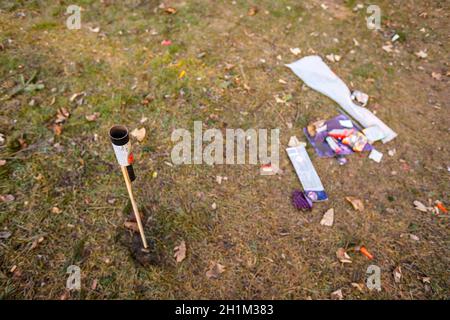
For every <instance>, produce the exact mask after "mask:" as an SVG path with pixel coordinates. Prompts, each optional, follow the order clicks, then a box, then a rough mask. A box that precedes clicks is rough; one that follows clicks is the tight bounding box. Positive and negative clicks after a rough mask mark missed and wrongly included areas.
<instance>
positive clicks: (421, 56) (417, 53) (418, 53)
mask: <svg viewBox="0 0 450 320" xmlns="http://www.w3.org/2000/svg"><path fill="white" fill-rule="evenodd" d="M415 55H416V56H417V57H419V58H420V59H425V58H427V57H428V54H427V53H426V52H425V51H423V50H420V51H419V52H416V53H415Z"/></svg>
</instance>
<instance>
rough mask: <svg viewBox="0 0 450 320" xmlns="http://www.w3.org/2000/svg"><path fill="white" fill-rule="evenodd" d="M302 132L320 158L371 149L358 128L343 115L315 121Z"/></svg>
mask: <svg viewBox="0 0 450 320" xmlns="http://www.w3.org/2000/svg"><path fill="white" fill-rule="evenodd" d="M303 131H304V133H305V135H306V137H307V138H308V141H309V142H310V143H311V144H312V146H313V147H314V150H315V151H316V153H317V155H318V156H319V157H321V158H331V157H335V156H345V155H349V154H352V153H353V152H355V151H358V152H361V151H372V149H373V147H372V145H370V144H369V142H368V140H367V138H366V137H365V136H364V135H363V134H362V133H361V131H360V130H359V129H358V127H357V126H356V125H355V124H354V123H353V122H352V121H351V120H350V119H349V118H348V117H347V116H346V115H343V114H341V115H339V116H337V117H334V118H332V119H330V120H328V121H316V122H314V123H312V124H310V125H308V127H306V128H305V129H303Z"/></svg>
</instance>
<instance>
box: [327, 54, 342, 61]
mask: <svg viewBox="0 0 450 320" xmlns="http://www.w3.org/2000/svg"><path fill="white" fill-rule="evenodd" d="M325 58H327V60H328V61H330V62H339V61H340V60H341V56H338V55H337V54H333V53H332V54H328V55H326V56H325Z"/></svg>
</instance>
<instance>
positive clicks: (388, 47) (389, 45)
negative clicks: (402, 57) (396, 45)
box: [381, 44, 393, 53]
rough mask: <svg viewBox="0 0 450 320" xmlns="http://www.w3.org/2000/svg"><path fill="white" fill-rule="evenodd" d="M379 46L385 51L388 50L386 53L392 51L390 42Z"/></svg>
mask: <svg viewBox="0 0 450 320" xmlns="http://www.w3.org/2000/svg"><path fill="white" fill-rule="evenodd" d="M381 48H382V49H383V50H384V51H386V52H388V53H391V52H392V48H393V46H392V44H387V45H385V46H382V47H381Z"/></svg>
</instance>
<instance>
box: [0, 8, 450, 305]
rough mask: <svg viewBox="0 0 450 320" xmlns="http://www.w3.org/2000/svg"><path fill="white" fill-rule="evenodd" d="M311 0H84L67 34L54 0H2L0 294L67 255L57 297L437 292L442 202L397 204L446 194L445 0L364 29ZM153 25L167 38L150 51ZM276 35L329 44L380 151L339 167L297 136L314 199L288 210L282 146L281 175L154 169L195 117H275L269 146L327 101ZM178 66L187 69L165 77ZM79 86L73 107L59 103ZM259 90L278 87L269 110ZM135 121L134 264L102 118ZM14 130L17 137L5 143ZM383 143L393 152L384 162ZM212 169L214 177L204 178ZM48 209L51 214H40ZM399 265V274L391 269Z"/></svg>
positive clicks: (38, 278) (33, 284)
mask: <svg viewBox="0 0 450 320" xmlns="http://www.w3.org/2000/svg"><path fill="white" fill-rule="evenodd" d="M322 2H323V1H309V2H307V3H304V2H302V3H301V4H298V2H297V1H284V0H283V1H258V4H257V6H258V9H259V10H258V13H257V14H256V15H255V16H247V10H248V9H249V7H250V6H252V5H253V3H246V2H245V1H237V3H236V4H232V2H231V1H214V3H213V2H209V1H194V2H184V1H167V2H166V4H167V5H171V6H174V7H175V8H177V10H178V12H177V13H176V14H175V15H168V14H165V13H164V12H163V10H161V9H158V5H159V3H158V2H156V1H146V0H141V1H134V2H129V3H130V4H129V5H127V4H121V2H114V1H104V3H100V2H99V1H88V0H84V1H79V3H80V4H81V5H82V6H83V8H84V11H83V13H82V19H83V28H82V29H81V30H79V31H71V30H67V29H66V28H65V24H64V21H65V18H64V15H63V14H64V11H65V8H66V6H67V5H69V4H71V3H69V2H67V1H60V4H59V5H57V4H54V2H52V1H30V2H27V4H26V5H25V4H21V2H18V3H17V4H15V5H14V6H10V5H9V4H8V3H6V2H0V8H2V11H1V12H0V28H1V33H0V37H1V38H0V40H1V43H3V44H4V50H2V51H0V85H1V89H0V90H1V91H0V97H2V100H1V101H0V104H1V109H0V132H1V133H3V134H5V135H6V137H7V145H6V146H5V147H1V149H0V159H6V160H7V164H6V165H5V166H2V167H0V175H1V177H2V179H1V182H0V194H13V195H14V196H15V201H13V202H9V203H0V227H1V229H5V230H6V229H7V230H10V231H12V233H13V234H12V236H11V238H9V239H7V240H0V284H1V286H0V297H2V298H10V299H11V298H13V299H23V298H25V299H58V298H60V297H61V295H63V293H64V292H65V283H66V278H67V275H66V273H65V271H66V268H67V266H68V265H70V264H76V265H79V266H80V267H81V270H82V290H81V292H78V293H77V292H73V293H71V298H73V299H77V298H81V299H103V298H122V299H141V298H146V299H163V298H169V299H172V298H185V299H196V298H197V299H200V298H219V299H220V298H224V299H229V298H236V299H241V298H242V299H255V298H263V299H304V298H308V297H311V298H313V299H321V298H329V297H330V293H331V292H333V291H335V290H336V289H339V288H342V289H343V292H344V296H345V298H362V299H422V298H425V299H446V298H448V296H449V283H448V279H449V270H448V256H449V250H448V248H449V245H448V243H449V233H448V227H449V222H448V215H439V216H437V215H433V214H425V213H420V212H419V211H416V210H414V209H413V208H412V207H413V206H412V202H413V201H414V200H416V199H418V200H420V201H422V202H427V201H428V199H432V200H436V199H439V200H442V201H444V203H446V204H447V206H448V204H449V203H448V198H447V197H448V189H449V188H448V186H449V179H448V177H449V173H448V170H447V168H448V166H449V165H450V164H449V163H448V161H449V160H448V159H449V155H450V154H449V149H448V142H449V140H448V133H449V132H448V130H449V128H448V122H449V119H450V118H449V110H448V100H449V94H448V90H447V84H448V80H447V79H448V78H447V77H446V76H445V73H446V72H448V63H447V62H446V59H447V54H448V46H447V45H446V40H447V39H446V36H447V30H446V27H445V26H446V21H447V20H448V12H449V10H448V7H447V8H446V7H443V6H444V5H445V4H442V3H441V2H439V1H429V3H427V4H417V2H413V1H380V2H381V4H380V6H381V8H382V11H383V28H384V29H383V30H384V32H373V31H370V30H368V29H367V28H366V27H365V20H364V10H363V11H360V12H356V13H355V12H353V11H352V10H351V9H352V8H353V6H354V3H353V2H352V1H346V2H339V1H326V3H327V4H328V6H329V9H328V10H324V9H322V8H321V7H320V4H321V3H322ZM400 4H401V5H400ZM287 7H290V9H288V8H287ZM266 11H267V12H266ZM422 12H427V14H428V15H427V17H423V16H420V13H422ZM20 13H25V15H26V16H25V17H21V15H20ZM89 26H100V28H101V32H100V33H93V32H90V31H89V29H88V27H89ZM421 28H425V29H426V32H421V31H420V29H421ZM153 30H155V31H157V32H158V34H157V35H152V31H153ZM393 30H396V31H397V32H400V33H401V34H402V35H403V36H404V37H405V40H404V41H403V42H402V43H397V44H396V47H397V48H398V49H399V52H398V53H386V52H385V51H383V50H382V49H381V47H382V45H384V44H385V42H386V41H388V40H389V31H393ZM7 39H12V40H13V41H12V42H8V40H7ZM163 39H170V40H172V42H173V44H172V45H171V46H170V47H164V46H161V44H160V43H161V41H162V40H163ZM333 39H338V41H337V42H336V41H335V40H333ZM353 39H357V40H358V42H359V43H360V45H359V46H358V47H355V46H354V43H353ZM293 47H300V48H301V49H302V55H307V54H310V53H313V52H315V53H317V54H320V55H321V56H323V57H324V56H325V55H326V54H329V53H335V54H339V55H342V56H343V59H342V61H340V62H339V63H335V64H332V68H333V70H335V72H336V73H337V74H338V75H340V76H341V77H342V78H343V79H344V81H345V82H346V83H348V84H351V85H352V86H353V87H355V88H358V89H361V90H363V91H365V92H367V93H368V94H370V96H371V97H372V100H371V105H370V107H371V108H372V109H375V110H376V112H377V115H379V117H380V118H381V119H383V120H384V121H385V122H386V123H387V124H389V126H391V127H392V128H393V129H394V130H395V131H396V132H398V133H399V137H398V138H397V139H396V140H394V141H393V142H391V143H389V144H387V145H377V149H379V150H380V151H381V152H383V153H384V154H385V157H384V159H383V162H382V164H376V163H374V162H372V161H370V160H368V159H366V158H363V157H359V156H358V155H353V156H352V157H350V158H349V160H350V162H349V163H348V164H347V165H346V166H343V167H342V166H339V165H338V164H337V162H336V161H333V160H331V159H328V160H327V159H319V158H317V157H316V156H315V155H314V153H313V150H312V149H311V148H310V147H309V149H308V150H309V154H310V155H311V157H312V159H313V162H314V165H315V166H316V169H317V171H318V172H319V175H320V176H321V178H322V182H323V184H324V185H325V188H326V190H327V192H328V194H329V196H330V200H329V201H328V202H326V203H321V204H317V205H315V207H314V210H313V211H312V212H308V213H304V212H298V211H296V210H295V209H294V208H293V207H292V206H291V204H290V200H289V197H290V193H291V191H292V190H293V189H298V188H299V187H300V186H299V182H298V180H297V178H296V176H295V174H294V171H293V169H292V168H291V165H290V163H289V159H288V158H287V157H286V155H285V154H284V152H283V151H281V168H282V170H283V172H284V173H283V174H282V175H277V176H270V177H267V176H260V175H259V168H258V167H257V166H250V165H245V166H226V165H222V166H214V167H209V166H207V165H201V166H199V165H196V166H193V165H191V166H178V167H170V166H168V165H167V164H166V163H165V162H167V161H169V162H170V151H171V148H172V142H171V141H170V135H171V132H172V130H173V129H175V128H188V129H192V128H193V121H194V120H202V121H203V122H204V123H207V124H208V126H209V127H211V128H219V129H224V128H226V127H229V128H249V127H253V128H256V129H258V128H277V127H278V128H280V129H281V142H282V144H283V145H286V144H287V141H288V139H289V137H290V136H291V135H297V136H298V137H302V134H301V130H302V128H303V127H304V126H305V125H306V124H307V123H308V122H309V121H311V120H314V119H316V118H330V117H332V116H334V115H336V114H337V113H338V110H337V108H336V106H335V105H334V104H333V103H332V102H331V101H330V100H328V99H327V98H325V97H324V96H321V95H320V94H318V93H316V92H314V91H312V90H310V89H307V88H304V87H302V83H301V81H300V80H299V79H298V78H296V77H295V75H293V74H292V73H291V72H290V71H289V70H288V69H287V68H286V67H284V64H285V63H289V62H292V61H294V60H296V59H297V58H298V57H295V56H293V55H292V54H291V53H290V52H289V48H293ZM425 48H426V49H427V52H428V56H429V57H428V58H427V59H426V60H420V59H418V58H417V57H416V56H415V55H414V52H417V51H419V50H422V49H425ZM351 50H354V52H350V51H351ZM202 52H204V53H205V55H204V56H199V53H202ZM277 56H281V59H279V58H277ZM261 59H264V60H265V63H263V62H262V61H261ZM226 64H233V65H234V67H233V68H231V69H230V70H227V69H229V68H227V67H226ZM182 70H185V71H186V77H184V78H183V79H181V80H180V79H178V75H179V73H180V72H181V71H182ZM34 71H38V75H37V79H38V81H42V82H43V83H44V84H45V89H44V90H42V91H38V92H34V93H22V94H18V95H16V96H15V97H12V98H5V97H6V95H7V93H8V92H10V89H8V86H9V84H8V83H10V81H11V80H13V81H16V82H17V81H18V79H19V75H21V74H22V75H23V76H24V78H25V79H28V78H29V77H30V76H31V74H33V72H34ZM431 72H440V73H442V74H444V76H443V79H442V80H441V81H437V80H435V79H433V78H432V77H431ZM278 79H284V80H285V81H287V84H286V85H283V84H281V83H279V82H278ZM13 84H14V83H13ZM246 86H248V87H250V90H247V89H246ZM81 91H84V92H86V97H85V99H84V103H83V104H82V105H77V104H76V103H74V102H73V103H71V102H70V101H69V98H70V97H71V95H72V94H73V93H76V92H81ZM149 94H150V98H151V99H150V102H149V103H148V104H146V103H143V100H144V97H146V96H147V95H149ZM275 95H281V96H283V95H292V99H291V100H290V101H289V102H288V104H286V105H280V104H277V103H276V102H275V98H274V96H275ZM33 99H34V100H35V105H34V106H30V105H29V102H30V101H31V100H33ZM53 100H54V102H53V104H52V101H53ZM436 106H438V108H436ZM59 107H66V108H67V109H69V110H70V112H71V117H70V118H69V120H68V121H67V123H66V124H64V130H63V133H62V135H60V136H54V134H53V133H52V131H51V130H49V129H48V128H47V125H48V124H49V123H50V122H51V121H52V119H53V117H54V115H55V113H56V110H57V109H58V108H59ZM94 112H99V113H100V118H99V119H98V120H97V121H96V122H87V121H86V119H85V115H88V114H92V113H94ZM211 115H213V116H211ZM143 116H145V117H147V118H148V121H147V122H146V123H145V124H144V126H145V127H146V128H147V131H148V134H147V138H146V140H145V141H144V142H143V143H141V144H138V143H135V144H134V147H135V155H136V158H137V163H136V165H135V170H136V171H137V175H138V180H137V181H136V182H135V184H134V185H135V188H136V190H137V191H136V195H137V198H138V199H139V203H140V204H141V206H142V208H141V209H142V210H143V211H144V212H145V219H146V221H147V223H146V230H147V234H148V237H149V239H150V240H151V242H152V244H153V246H154V251H153V252H154V254H153V255H152V261H151V263H150V264H146V265H145V266H142V265H141V264H140V263H139V262H138V261H137V260H136V259H135V258H134V256H133V244H132V243H133V239H132V238H133V236H132V235H131V234H130V232H129V231H127V230H125V229H124V228H123V226H122V225H123V222H124V220H125V219H126V216H127V215H128V213H129V204H128V203H127V198H126V190H125V187H124V186H123V183H122V181H121V177H120V175H119V172H118V170H117V168H116V163H115V159H114V158H113V157H114V156H113V154H112V151H111V148H110V145H109V141H108V138H107V130H108V128H109V127H110V126H111V125H112V124H114V123H123V124H126V125H127V126H129V127H130V128H135V127H138V126H141V124H140V123H139V120H140V119H141V117H143ZM288 123H292V124H293V126H292V128H289V126H288ZM94 134H97V135H98V138H97V141H94ZM18 138H23V139H25V140H26V142H27V144H28V148H25V149H23V150H21V151H19V149H20V146H19V144H18ZM56 143H57V144H59V146H60V147H55V144H56ZM393 148H395V149H396V150H397V152H396V154H395V156H394V157H389V156H387V151H388V150H389V149H393ZM154 172H157V173H158V175H157V177H156V178H155V177H153V173H154ZM394 172H395V174H393V173H394ZM216 175H221V176H227V177H228V180H227V181H225V182H223V183H222V184H220V185H219V184H217V182H216V181H215V177H216ZM349 195H351V196H355V197H358V198H360V199H362V200H363V201H364V204H365V207H366V209H365V210H364V211H363V212H356V211H353V209H352V208H351V207H350V206H349V204H348V203H347V202H346V201H345V200H344V198H345V196H349ZM112 198H113V199H115V202H112V201H108V199H109V200H110V199H112ZM214 202H215V203H216V204H217V209H216V210H213V209H212V208H211V205H212V203H214ZM53 206H57V207H58V208H61V209H62V212H61V213H59V214H55V213H52V212H51V208H52V207H53ZM331 207H333V208H334V209H335V224H334V226H333V227H332V228H325V227H322V226H321V225H320V224H319V221H320V219H321V217H322V214H323V213H324V212H325V211H326V210H327V209H328V208H331ZM405 234H406V235H407V234H415V235H417V236H418V237H419V238H420V241H414V240H411V239H410V238H409V237H408V236H404V235H405ZM402 235H403V236H402ZM40 237H43V238H44V240H43V241H42V242H41V243H39V244H38V245H37V247H35V248H32V247H31V245H32V243H33V242H34V241H35V240H36V239H39V238H40ZM181 240H185V241H186V243H187V246H188V256H187V258H186V260H185V261H183V262H182V263H180V264H178V265H176V264H175V261H174V259H173V257H172V254H173V248H174V247H175V246H176V245H178V243H179V242H180V241H181ZM360 244H364V245H365V246H366V247H367V248H369V250H370V251H371V252H372V253H373V254H374V255H375V257H376V258H375V260H374V261H373V262H370V261H368V260H367V259H366V258H365V257H364V256H362V255H360V254H358V253H355V252H353V251H352V250H351V248H352V247H353V246H356V245H360ZM339 247H345V248H348V250H349V254H350V255H351V257H352V259H353V263H352V264H351V265H345V266H343V265H341V264H340V263H339V262H338V261H337V259H336V257H335V252H336V250H337V248H339ZM210 261H218V262H220V263H221V264H223V265H225V267H226V271H225V272H224V273H223V274H222V275H221V277H220V278H219V279H217V280H210V279H207V278H206V276H205V271H206V270H207V268H208V266H209V263H210ZM370 264H376V265H378V266H380V267H381V268H382V288H383V289H382V291H381V292H379V293H378V292H370V291H368V290H365V291H364V292H359V291H358V290H357V289H355V288H354V287H352V286H351V283H352V282H364V281H365V271H366V269H367V267H368V266H369V265H370ZM13 266H17V268H16V270H15V272H10V270H11V268H12V267H13ZM397 266H401V267H402V270H403V278H402V281H401V283H400V284H396V283H395V282H394V279H393V277H392V271H393V269H394V268H395V267H397ZM424 277H429V278H430V284H426V283H424V282H423V280H422V279H423V278H424ZM94 281H96V282H97V283H98V285H97V287H96V288H95V290H94V289H93V288H92V283H93V282H94Z"/></svg>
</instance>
